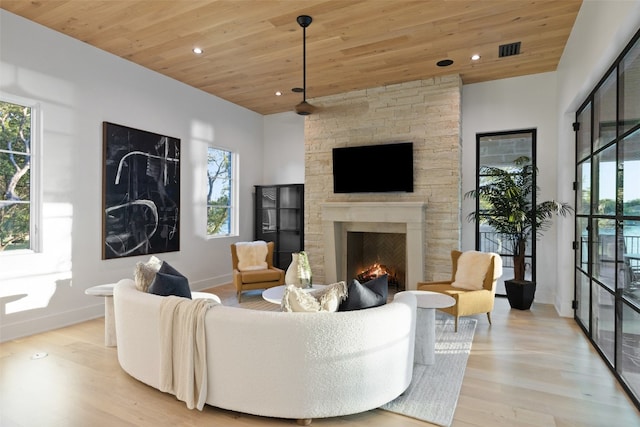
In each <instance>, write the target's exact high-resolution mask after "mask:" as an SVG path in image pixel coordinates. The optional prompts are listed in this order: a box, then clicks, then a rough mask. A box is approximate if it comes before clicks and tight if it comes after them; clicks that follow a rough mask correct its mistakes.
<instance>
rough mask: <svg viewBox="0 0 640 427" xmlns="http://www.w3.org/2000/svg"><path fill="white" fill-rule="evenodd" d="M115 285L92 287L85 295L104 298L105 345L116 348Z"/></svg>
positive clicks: (86, 290)
mask: <svg viewBox="0 0 640 427" xmlns="http://www.w3.org/2000/svg"><path fill="white" fill-rule="evenodd" d="M114 286H115V283H110V284H107V285H98V286H92V287H90V288H88V289H85V291H84V293H85V294H87V295H93V296H96V297H104V345H105V346H107V347H115V346H116V343H117V339H116V322H115V317H114V313H113V287H114Z"/></svg>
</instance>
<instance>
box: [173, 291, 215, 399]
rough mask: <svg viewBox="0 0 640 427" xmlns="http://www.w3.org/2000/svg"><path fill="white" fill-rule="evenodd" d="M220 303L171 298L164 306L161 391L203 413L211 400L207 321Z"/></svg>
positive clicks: (208, 300)
mask: <svg viewBox="0 0 640 427" xmlns="http://www.w3.org/2000/svg"><path fill="white" fill-rule="evenodd" d="M217 304H218V303H217V302H216V301H214V300H212V299H204V298H198V299H194V300H190V299H187V298H180V297H176V296H167V297H165V299H164V300H163V301H162V304H161V305H160V328H161V329H160V337H161V344H160V345H161V347H162V348H161V351H160V390H162V391H164V392H168V393H172V394H174V395H175V396H176V397H177V398H178V399H179V400H182V401H184V402H186V404H187V407H188V408H189V409H193V408H198V409H199V410H202V408H204V402H205V400H206V398H207V355H206V348H207V346H206V339H205V330H204V319H205V315H206V313H207V310H209V309H210V308H211V307H213V306H214V305H217Z"/></svg>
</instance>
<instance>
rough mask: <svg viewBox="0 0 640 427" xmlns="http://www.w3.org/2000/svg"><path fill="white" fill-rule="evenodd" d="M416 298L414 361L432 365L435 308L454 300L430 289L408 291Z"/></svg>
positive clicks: (434, 340) (450, 304)
mask: <svg viewBox="0 0 640 427" xmlns="http://www.w3.org/2000/svg"><path fill="white" fill-rule="evenodd" d="M409 292H411V293H412V294H414V295H415V296H416V299H417V300H418V310H417V313H416V346H415V351H414V356H413V359H414V362H415V363H418V364H421V365H432V364H433V362H435V349H436V308H444V307H451V306H452V305H454V304H455V303H456V300H455V299H454V298H453V297H451V296H449V295H445V294H441V293H439V292H431V291H409Z"/></svg>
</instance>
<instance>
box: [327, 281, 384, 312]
mask: <svg viewBox="0 0 640 427" xmlns="http://www.w3.org/2000/svg"><path fill="white" fill-rule="evenodd" d="M347 292H348V295H347V299H345V300H344V301H342V303H341V304H340V306H339V307H338V311H351V310H360V309H363V308H371V307H378V306H379V305H384V304H386V303H387V295H388V294H389V283H388V276H387V275H386V274H384V275H382V276H380V277H376V278H375V279H373V280H369V281H368V282H365V283H360V282H358V281H357V280H356V279H353V280H352V281H351V283H350V284H349V287H348V290H347Z"/></svg>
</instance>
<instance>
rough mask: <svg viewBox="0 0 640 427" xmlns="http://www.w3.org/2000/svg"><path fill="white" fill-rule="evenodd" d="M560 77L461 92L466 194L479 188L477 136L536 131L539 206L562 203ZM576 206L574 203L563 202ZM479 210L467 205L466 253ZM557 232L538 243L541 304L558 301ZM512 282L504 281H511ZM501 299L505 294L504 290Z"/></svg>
mask: <svg viewBox="0 0 640 427" xmlns="http://www.w3.org/2000/svg"><path fill="white" fill-rule="evenodd" d="M555 93H556V73H542V74H535V75H531V76H523V77H515V78H510V79H504V80H498V81H492V82H486V83H477V84H470V85H465V86H463V88H462V170H463V174H462V191H463V193H466V192H467V191H470V190H473V189H474V188H475V185H476V134H477V133H484V132H499V131H509V130H518V129H532V128H533V129H537V143H536V145H537V163H538V170H539V175H538V179H537V183H538V186H539V187H540V189H541V191H540V195H539V199H538V200H539V201H544V200H552V199H557V195H556V170H557V164H556V156H555V153H556V144H557V140H556V135H557V120H556V117H557V113H556V110H555V108H554V107H555ZM563 201H565V202H569V203H573V198H569V199H567V200H563ZM474 210H475V205H474V201H473V200H472V199H465V200H463V205H462V218H463V223H462V248H463V250H469V249H474V247H475V224H474V223H473V222H467V221H466V217H467V215H468V214H469V213H470V212H472V211H474ZM555 233H556V230H555V227H551V229H549V230H548V231H547V232H545V234H544V236H543V237H542V238H541V239H540V240H539V241H538V242H537V245H538V247H537V249H538V251H537V252H538V254H537V255H538V258H537V263H538V269H537V270H538V271H537V276H536V279H537V280H536V281H537V289H536V301H537V302H542V303H553V301H554V297H555V260H556V255H557V254H556V238H555ZM511 278H512V277H503V279H511ZM498 293H504V291H502V290H499V292H498Z"/></svg>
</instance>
